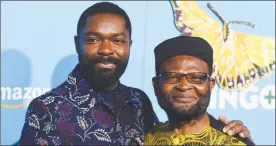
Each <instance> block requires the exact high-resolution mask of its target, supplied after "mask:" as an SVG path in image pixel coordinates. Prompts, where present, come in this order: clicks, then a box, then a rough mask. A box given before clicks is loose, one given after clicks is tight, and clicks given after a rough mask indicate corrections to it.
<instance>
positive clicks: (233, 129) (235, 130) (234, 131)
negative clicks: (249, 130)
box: [227, 124, 244, 135]
mask: <svg viewBox="0 0 276 146" xmlns="http://www.w3.org/2000/svg"><path fill="white" fill-rule="evenodd" d="M243 130H244V129H243V125H241V124H236V125H234V126H233V127H231V128H230V129H229V130H228V131H227V134H228V135H235V134H237V133H238V134H239V133H241V132H242V131H243Z"/></svg>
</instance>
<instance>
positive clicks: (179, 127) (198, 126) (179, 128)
mask: <svg viewBox="0 0 276 146" xmlns="http://www.w3.org/2000/svg"><path fill="white" fill-rule="evenodd" d="M173 119H177V118H173ZM173 119H171V120H169V123H170V127H171V129H172V130H173V131H174V133H176V134H193V133H200V132H202V131H203V130H204V129H205V128H207V127H208V126H209V125H210V120H209V117H208V114H207V113H205V114H203V115H202V116H200V117H197V118H194V119H186V120H182V121H178V120H173Z"/></svg>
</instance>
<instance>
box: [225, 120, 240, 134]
mask: <svg viewBox="0 0 276 146" xmlns="http://www.w3.org/2000/svg"><path fill="white" fill-rule="evenodd" d="M236 124H237V122H236V121H231V122H228V124H226V126H224V128H223V129H222V131H223V132H224V133H227V132H228V130H229V129H231V128H232V127H234V126H235V125H236Z"/></svg>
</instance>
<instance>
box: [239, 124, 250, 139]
mask: <svg viewBox="0 0 276 146" xmlns="http://www.w3.org/2000/svg"><path fill="white" fill-rule="evenodd" d="M239 135H240V137H243V138H245V137H248V138H250V132H249V130H248V128H247V127H246V126H243V131H242V132H240V133H239Z"/></svg>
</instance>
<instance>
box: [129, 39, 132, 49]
mask: <svg viewBox="0 0 276 146" xmlns="http://www.w3.org/2000/svg"><path fill="white" fill-rule="evenodd" d="M131 46H132V39H130V42H129V48H131Z"/></svg>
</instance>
